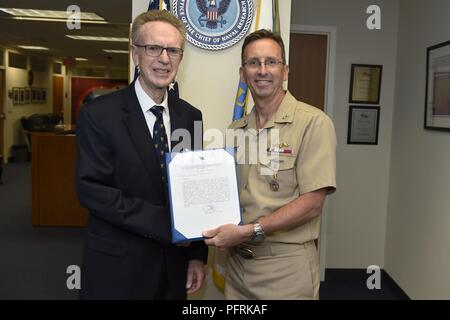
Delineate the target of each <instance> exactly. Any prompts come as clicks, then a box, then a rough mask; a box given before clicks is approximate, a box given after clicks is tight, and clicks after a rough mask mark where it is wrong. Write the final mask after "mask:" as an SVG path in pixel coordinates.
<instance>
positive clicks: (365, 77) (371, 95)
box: [349, 64, 383, 104]
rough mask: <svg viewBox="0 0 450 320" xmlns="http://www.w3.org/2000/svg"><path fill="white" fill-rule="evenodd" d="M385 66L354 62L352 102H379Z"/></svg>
mask: <svg viewBox="0 0 450 320" xmlns="http://www.w3.org/2000/svg"><path fill="white" fill-rule="evenodd" d="M382 71H383V66H381V65H372V64H352V69H351V76H350V93H349V102H350V103H363V104H379V103H380V90H381V74H382Z"/></svg>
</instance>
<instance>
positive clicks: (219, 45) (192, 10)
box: [172, 0, 253, 50]
mask: <svg viewBox="0 0 450 320" xmlns="http://www.w3.org/2000/svg"><path fill="white" fill-rule="evenodd" d="M172 11H173V14H175V15H176V16H177V17H178V18H180V19H181V21H183V24H184V26H185V28H186V39H187V40H188V41H189V42H190V43H192V44H193V45H194V46H196V47H199V48H202V49H206V50H222V49H226V48H228V47H231V46H232V45H234V44H236V43H237V42H238V41H239V40H241V39H242V37H243V36H244V35H245V34H246V33H247V30H248V29H249V28H250V26H251V24H252V20H253V0H174V1H173V9H172Z"/></svg>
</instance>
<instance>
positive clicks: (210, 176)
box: [166, 149, 241, 243]
mask: <svg viewBox="0 0 450 320" xmlns="http://www.w3.org/2000/svg"><path fill="white" fill-rule="evenodd" d="M166 163H167V173H168V174H167V176H168V178H169V196H170V210H171V215H172V242H173V243H177V242H183V241H188V240H199V239H203V236H202V232H203V231H205V230H209V229H214V228H216V227H218V226H221V225H223V224H229V223H232V224H239V223H240V222H241V212H240V207H239V194H238V185H237V177H236V163H235V160H234V154H233V150H232V149H231V150H228V149H227V150H225V149H214V150H199V151H188V152H180V153H167V154H166Z"/></svg>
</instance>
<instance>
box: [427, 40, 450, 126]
mask: <svg viewBox="0 0 450 320" xmlns="http://www.w3.org/2000/svg"><path fill="white" fill-rule="evenodd" d="M424 128H425V129H428V130H445V131H447V130H448V131H450V41H447V42H443V43H439V44H437V45H434V46H431V47H428V48H427V79H426V93H425V124H424Z"/></svg>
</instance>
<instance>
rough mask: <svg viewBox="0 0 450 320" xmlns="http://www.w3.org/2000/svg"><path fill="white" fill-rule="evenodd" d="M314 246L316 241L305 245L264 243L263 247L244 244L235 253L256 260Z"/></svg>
mask: <svg viewBox="0 0 450 320" xmlns="http://www.w3.org/2000/svg"><path fill="white" fill-rule="evenodd" d="M311 246H314V247H315V243H314V241H308V242H305V243H303V244H298V243H270V244H268V243H267V244H266V243H263V244H261V245H251V244H247V243H242V244H240V245H238V246H236V247H233V249H234V252H236V253H237V254H238V255H240V256H241V257H242V258H244V259H254V258H259V257H268V256H277V255H280V254H285V253H290V252H294V251H296V250H300V249H302V248H304V249H306V248H308V247H311Z"/></svg>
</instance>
